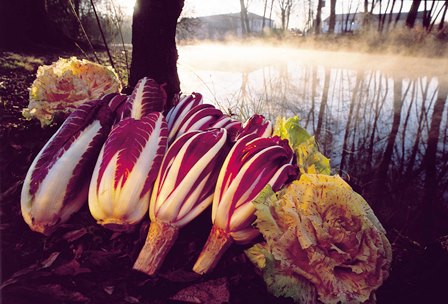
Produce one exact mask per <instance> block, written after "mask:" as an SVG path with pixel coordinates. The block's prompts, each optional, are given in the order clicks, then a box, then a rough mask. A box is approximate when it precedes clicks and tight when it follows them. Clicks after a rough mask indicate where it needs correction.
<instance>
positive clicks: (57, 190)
mask: <svg viewBox="0 0 448 304" xmlns="http://www.w3.org/2000/svg"><path fill="white" fill-rule="evenodd" d="M112 97H113V96H108V97H107V98H104V99H103V100H94V101H91V102H87V103H85V104H83V105H81V106H80V107H79V108H78V109H77V110H75V111H74V112H73V113H72V114H71V115H70V116H69V117H68V118H67V119H66V121H65V122H64V124H63V125H62V126H61V127H60V128H59V130H58V131H57V132H56V133H55V134H54V135H53V136H52V137H51V139H50V140H49V141H48V142H47V144H46V145H45V146H44V147H43V148H42V150H41V151H40V152H39V154H38V155H37V157H36V158H35V159H34V161H33V163H32V164H31V167H30V168H29V170H28V173H27V175H26V178H25V181H24V183H23V188H22V194H21V199H20V201H21V209H22V215H23V218H24V220H25V222H26V223H27V224H28V225H29V226H30V228H31V229H32V230H34V231H37V232H40V233H43V234H46V235H48V234H50V233H51V232H53V230H54V229H55V228H56V227H57V225H58V224H61V223H63V222H65V221H67V220H68V218H69V217H70V216H71V215H72V214H73V213H74V212H76V211H78V210H79V209H80V208H81V206H82V205H83V204H84V203H85V202H86V201H87V192H88V187H89V182H90V177H91V175H92V171H93V169H94V167H95V161H96V159H97V157H98V154H99V152H100V150H101V146H102V145H103V143H104V141H105V140H106V138H107V134H108V133H109V130H110V127H111V125H112V123H113V119H114V117H113V113H112V111H111V110H110V108H109V106H108V102H109V100H110V99H111V98H112Z"/></svg>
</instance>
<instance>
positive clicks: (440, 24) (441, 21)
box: [439, 1, 448, 32]
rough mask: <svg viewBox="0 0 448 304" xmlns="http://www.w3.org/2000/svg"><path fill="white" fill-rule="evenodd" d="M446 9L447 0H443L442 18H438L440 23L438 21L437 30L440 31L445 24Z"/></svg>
mask: <svg viewBox="0 0 448 304" xmlns="http://www.w3.org/2000/svg"><path fill="white" fill-rule="evenodd" d="M447 10H448V1H445V5H444V10H443V14H442V18H440V23H439V32H441V31H442V30H443V28H444V26H445V17H446V12H447Z"/></svg>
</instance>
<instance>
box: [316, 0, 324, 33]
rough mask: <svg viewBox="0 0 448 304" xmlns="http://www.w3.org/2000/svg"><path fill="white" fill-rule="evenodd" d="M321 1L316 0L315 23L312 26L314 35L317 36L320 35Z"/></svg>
mask: <svg viewBox="0 0 448 304" xmlns="http://www.w3.org/2000/svg"><path fill="white" fill-rule="evenodd" d="M322 4H323V1H322V0H318V3H317V12H316V23H315V24H314V34H315V35H319V34H320V33H321V27H322Z"/></svg>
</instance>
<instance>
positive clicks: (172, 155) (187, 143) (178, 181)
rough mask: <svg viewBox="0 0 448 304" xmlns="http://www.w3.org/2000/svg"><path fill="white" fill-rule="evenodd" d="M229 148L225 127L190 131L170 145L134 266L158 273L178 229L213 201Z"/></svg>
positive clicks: (149, 272)
mask: <svg viewBox="0 0 448 304" xmlns="http://www.w3.org/2000/svg"><path fill="white" fill-rule="evenodd" d="M228 150H229V147H228V140H227V131H226V130H225V129H211V130H209V131H193V132H189V133H186V134H184V135H182V136H180V137H179V138H178V139H177V140H176V141H175V142H174V143H173V144H172V145H171V147H170V148H169V149H168V151H167V153H166V155H165V157H164V158H163V161H162V165H161V167H160V171H159V174H158V176H157V179H156V181H155V184H154V189H153V192H152V196H151V202H150V208H149V215H150V219H151V224H150V228H149V232H148V237H147V239H146V242H145V245H144V246H143V249H142V251H141V252H140V255H139V256H138V258H137V260H136V262H135V264H134V269H136V270H138V271H141V272H144V273H146V274H148V275H153V274H155V273H156V271H157V269H158V268H159V267H160V266H161V264H162V263H163V261H164V259H165V256H166V255H167V253H168V251H169V250H170V249H171V247H172V245H173V244H174V242H175V240H176V238H177V235H178V232H179V229H181V228H182V227H183V226H185V225H186V224H188V223H189V222H190V221H192V220H193V219H194V218H196V217H197V216H198V215H199V214H200V213H201V212H203V211H204V210H205V209H206V208H207V207H208V206H209V205H210V204H211V202H212V198H213V190H214V188H215V185H216V179H217V178H218V173H219V168H220V167H221V164H222V162H223V160H224V158H225V155H226V154H227V152H228Z"/></svg>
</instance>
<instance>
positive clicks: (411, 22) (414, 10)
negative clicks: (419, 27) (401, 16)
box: [406, 0, 422, 28]
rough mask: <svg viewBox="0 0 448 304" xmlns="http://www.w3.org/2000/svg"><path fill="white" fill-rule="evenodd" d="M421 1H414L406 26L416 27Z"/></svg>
mask: <svg viewBox="0 0 448 304" xmlns="http://www.w3.org/2000/svg"><path fill="white" fill-rule="evenodd" d="M420 2H422V1H421V0H412V5H411V9H410V10H409V13H408V16H407V18H406V26H407V27H409V28H413V27H414V25H415V20H416V19H417V14H418V7H419V6H420Z"/></svg>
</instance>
